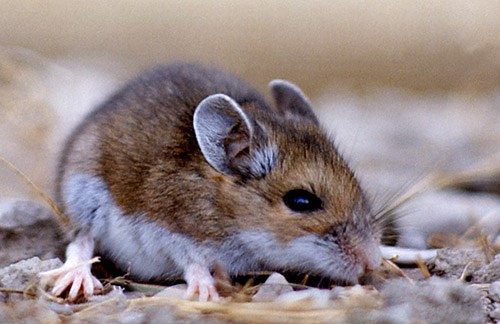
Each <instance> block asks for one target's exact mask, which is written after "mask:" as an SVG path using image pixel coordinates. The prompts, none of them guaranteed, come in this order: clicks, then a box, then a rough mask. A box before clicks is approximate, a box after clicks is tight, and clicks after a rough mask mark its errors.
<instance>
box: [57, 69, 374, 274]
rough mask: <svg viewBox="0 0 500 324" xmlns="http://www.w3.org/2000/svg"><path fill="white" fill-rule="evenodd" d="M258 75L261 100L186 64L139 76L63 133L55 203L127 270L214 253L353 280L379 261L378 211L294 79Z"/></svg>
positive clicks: (234, 262) (162, 267)
mask: <svg viewBox="0 0 500 324" xmlns="http://www.w3.org/2000/svg"><path fill="white" fill-rule="evenodd" d="M271 89H272V91H273V96H274V99H275V101H276V102H275V105H270V104H268V103H266V101H265V100H264V99H263V97H262V96H261V95H259V94H258V93H257V92H256V91H255V90H254V89H252V88H251V87H249V86H248V85H247V84H245V83H244V82H243V81H241V80H239V79H238V78H236V77H234V76H232V75H230V74H227V73H224V72H220V71H218V70H215V69H212V68H207V67H202V66H198V65H190V64H174V65H170V66H164V67H159V68H157V69H156V70H153V71H151V72H148V73H146V74H144V75H142V76H140V77H139V78H137V79H136V80H134V81H132V82H131V83H130V84H128V85H127V86H125V87H124V88H123V89H122V90H120V91H119V92H117V93H116V94H115V95H114V96H112V97H111V98H110V99H109V100H108V101H106V102H105V103H104V104H102V105H101V106H100V107H98V108H97V109H96V110H95V111H94V112H93V113H91V114H90V115H89V116H88V117H87V118H86V119H85V120H84V121H83V122H82V123H81V124H80V126H79V127H78V128H77V129H76V130H75V131H74V132H73V134H72V136H71V137H70V138H69V140H68V142H67V145H66V147H65V149H64V152H63V155H62V159H61V163H60V167H59V176H58V180H57V193H58V198H59V201H60V202H61V204H62V206H63V208H64V210H65V212H66V213H67V214H68V215H69V216H70V217H71V219H72V220H73V222H74V223H75V225H77V226H78V228H80V229H81V230H82V231H87V232H88V233H90V236H91V237H92V239H93V240H94V241H95V243H96V247H97V250H98V251H99V252H100V253H102V254H104V255H105V256H107V257H108V258H110V259H111V260H112V261H114V262H115V263H116V265H117V266H118V267H120V268H122V269H124V270H129V271H130V274H131V275H132V276H133V277H135V278H138V279H140V280H150V279H162V278H172V277H178V276H181V275H184V276H185V277H187V276H189V275H188V274H187V273H188V272H189V271H188V269H190V268H192V266H193V265H195V266H196V267H198V268H201V269H203V270H207V271H211V270H212V269H213V267H214V266H215V264H219V265H221V266H222V267H223V268H225V269H226V270H227V271H229V272H230V273H232V274H241V273H245V272H248V271H254V270H277V271H279V270H294V271H302V272H307V273H311V274H316V275H321V276H325V277H329V278H332V279H338V280H340V281H343V282H355V281H356V278H357V277H358V276H359V275H360V274H362V273H363V272H364V271H365V270H367V269H373V268H374V267H376V266H377V265H378V263H380V252H379V249H378V242H379V239H380V231H381V229H380V228H379V227H380V225H379V223H380V222H379V221H378V220H377V219H375V217H374V216H373V215H372V213H371V211H370V206H369V204H368V202H367V201H366V199H365V197H364V194H363V192H362V190H361V189H360V187H359V184H358V182H357V181H356V179H355V177H354V175H353V173H352V171H351V170H350V169H349V167H348V166H347V164H346V163H345V162H344V161H343V159H342V158H341V156H340V155H339V154H338V152H337V151H336V149H335V147H334V145H333V141H332V140H331V139H330V138H329V137H328V136H326V134H325V132H324V131H323V130H322V129H321V127H320V126H319V123H318V122H317V120H316V117H315V116H314V113H313V112H312V110H311V109H310V107H309V106H308V101H307V100H306V98H305V97H304V96H303V94H302V93H301V92H300V90H299V89H298V88H295V87H294V86H293V85H290V84H288V83H286V82H284V81H278V82H275V83H274V84H271ZM188 284H189V281H188Z"/></svg>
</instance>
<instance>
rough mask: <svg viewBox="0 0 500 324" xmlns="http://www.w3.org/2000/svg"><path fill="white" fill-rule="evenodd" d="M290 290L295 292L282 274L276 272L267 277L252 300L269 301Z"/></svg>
mask: <svg viewBox="0 0 500 324" xmlns="http://www.w3.org/2000/svg"><path fill="white" fill-rule="evenodd" d="M289 292H293V288H292V287H291V286H290V284H289V283H288V281H287V280H286V278H285V277H284V276H283V275H282V274H279V273H277V272H275V273H273V274H272V275H270V276H269V278H267V280H266V282H264V284H263V285H262V286H261V287H260V289H259V291H258V292H257V293H256V294H255V295H254V296H253V297H252V301H254V302H269V301H273V300H275V299H276V298H278V297H279V296H281V295H283V294H285V293H289Z"/></svg>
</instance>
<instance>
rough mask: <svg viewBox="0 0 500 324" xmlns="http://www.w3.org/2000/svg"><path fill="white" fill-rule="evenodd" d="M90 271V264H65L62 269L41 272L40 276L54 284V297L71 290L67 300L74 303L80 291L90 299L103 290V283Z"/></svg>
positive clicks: (52, 292) (52, 291)
mask: <svg viewBox="0 0 500 324" xmlns="http://www.w3.org/2000/svg"><path fill="white" fill-rule="evenodd" d="M90 269H91V264H90V263H84V264H81V265H73V264H68V263H65V264H64V265H63V266H62V267H60V268H57V269H54V270H49V271H45V272H41V273H39V274H38V276H39V277H40V278H41V279H42V280H45V281H49V282H53V285H54V286H53V288H52V290H51V294H52V295H54V296H60V295H61V294H62V293H63V292H64V291H65V290H66V289H68V288H69V292H68V297H67V299H68V300H69V301H74V300H75V299H76V298H77V297H78V293H79V292H80V291H83V295H84V296H85V298H89V297H90V296H92V295H94V293H97V292H99V291H101V290H102V288H103V286H102V284H101V282H100V281H99V280H98V279H97V278H96V277H94V275H93V274H92V272H91V270H90Z"/></svg>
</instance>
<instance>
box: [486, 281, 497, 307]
mask: <svg viewBox="0 0 500 324" xmlns="http://www.w3.org/2000/svg"><path fill="white" fill-rule="evenodd" d="M488 297H490V299H491V300H493V301H494V302H497V303H500V280H498V281H495V282H494V283H492V284H491V285H490V288H489V289H488Z"/></svg>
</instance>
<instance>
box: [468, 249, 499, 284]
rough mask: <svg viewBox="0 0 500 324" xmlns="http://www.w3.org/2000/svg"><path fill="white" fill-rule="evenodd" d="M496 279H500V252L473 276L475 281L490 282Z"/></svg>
mask: <svg viewBox="0 0 500 324" xmlns="http://www.w3.org/2000/svg"><path fill="white" fill-rule="evenodd" d="M496 280H500V254H497V255H496V256H495V258H494V259H493V261H491V262H490V263H488V264H486V265H484V266H482V267H481V268H480V269H479V270H478V271H477V272H475V273H474V274H473V277H472V282H474V283H490V282H494V281H496Z"/></svg>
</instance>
